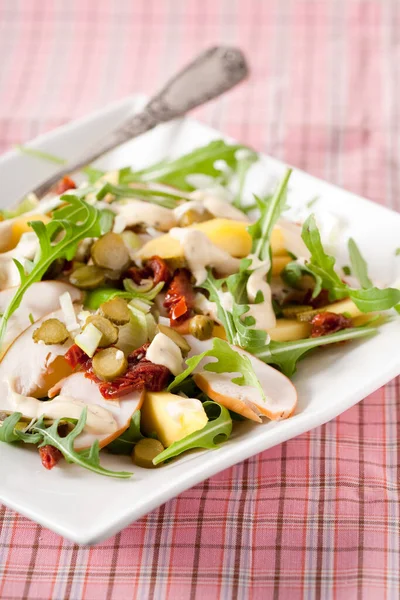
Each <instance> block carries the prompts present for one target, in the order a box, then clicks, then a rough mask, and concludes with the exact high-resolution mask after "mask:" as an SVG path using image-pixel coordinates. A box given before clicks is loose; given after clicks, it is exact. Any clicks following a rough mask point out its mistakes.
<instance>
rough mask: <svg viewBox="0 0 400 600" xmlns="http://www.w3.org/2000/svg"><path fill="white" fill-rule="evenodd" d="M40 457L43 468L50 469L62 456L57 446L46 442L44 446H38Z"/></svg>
mask: <svg viewBox="0 0 400 600" xmlns="http://www.w3.org/2000/svg"><path fill="white" fill-rule="evenodd" d="M39 454H40V458H41V459H42V465H43V466H44V468H45V469H48V470H50V469H52V468H53V467H55V466H56V464H57V463H58V462H59V461H60V459H61V458H62V457H63V455H62V453H61V452H60V450H58V448H54V446H50V445H49V444H47V445H46V446H42V447H41V448H39Z"/></svg>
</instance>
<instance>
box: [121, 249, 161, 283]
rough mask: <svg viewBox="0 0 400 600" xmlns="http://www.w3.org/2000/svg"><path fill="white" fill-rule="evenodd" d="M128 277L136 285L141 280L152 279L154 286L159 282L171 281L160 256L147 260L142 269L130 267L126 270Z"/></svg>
mask: <svg viewBox="0 0 400 600" xmlns="http://www.w3.org/2000/svg"><path fill="white" fill-rule="evenodd" d="M128 275H129V276H130V277H131V278H132V279H133V281H134V282H135V283H136V284H137V285H139V284H140V282H141V281H142V280H143V279H153V281H154V285H157V283H160V281H164V282H165V283H168V282H169V281H170V280H171V273H170V270H169V268H168V265H167V263H166V262H165V260H164V259H162V258H161V257H160V256H152V257H151V258H149V260H148V261H147V262H146V264H145V266H144V267H131V268H130V269H128Z"/></svg>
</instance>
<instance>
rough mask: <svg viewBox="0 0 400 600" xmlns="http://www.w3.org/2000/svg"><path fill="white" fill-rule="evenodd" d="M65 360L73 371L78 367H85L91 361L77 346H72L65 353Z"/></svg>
mask: <svg viewBox="0 0 400 600" xmlns="http://www.w3.org/2000/svg"><path fill="white" fill-rule="evenodd" d="M64 358H65V360H66V361H67V363H68V364H69V366H70V367H71V368H72V369H75V368H76V367H77V366H78V365H82V366H84V365H85V364H86V363H87V362H88V361H90V358H89V357H88V355H87V354H86V352H84V351H83V350H82V348H80V347H79V346H77V345H76V344H72V346H71V348H69V350H67V352H66V353H65V355H64Z"/></svg>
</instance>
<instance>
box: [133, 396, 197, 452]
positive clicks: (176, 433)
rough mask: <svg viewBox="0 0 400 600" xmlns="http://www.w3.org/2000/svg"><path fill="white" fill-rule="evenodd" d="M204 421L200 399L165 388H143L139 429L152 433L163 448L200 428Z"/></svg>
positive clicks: (147, 433) (148, 433)
mask: <svg viewBox="0 0 400 600" xmlns="http://www.w3.org/2000/svg"><path fill="white" fill-rule="evenodd" d="M207 422H208V418H207V415H206V412H205V410H204V408H203V405H202V403H201V402H200V400H195V399H194V398H182V397H181V396H177V395H176V394H171V393H169V392H146V395H145V398H144V402H143V405H142V408H141V428H142V431H143V433H145V434H146V435H150V434H153V433H155V434H156V435H157V437H158V439H159V440H160V442H161V443H162V445H163V446H164V447H165V448H167V447H168V446H170V445H171V444H173V443H174V442H178V441H179V440H181V439H182V438H184V437H186V436H187V435H190V434H191V433H193V432H194V431H198V430H199V429H203V427H205V425H206V424H207Z"/></svg>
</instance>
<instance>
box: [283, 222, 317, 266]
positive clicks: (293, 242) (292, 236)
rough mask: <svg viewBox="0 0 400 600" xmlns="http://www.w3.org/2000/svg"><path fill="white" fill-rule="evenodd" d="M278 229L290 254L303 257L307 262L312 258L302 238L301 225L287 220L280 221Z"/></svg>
mask: <svg viewBox="0 0 400 600" xmlns="http://www.w3.org/2000/svg"><path fill="white" fill-rule="evenodd" d="M276 228H277V229H279V230H280V231H281V233H282V235H283V240H284V246H285V249H286V250H287V251H288V252H290V253H291V254H294V255H295V256H297V257H299V256H303V257H304V258H305V259H307V260H308V259H309V258H310V252H309V250H308V248H307V246H306V245H305V243H304V242H303V239H302V237H301V231H302V227H301V225H299V224H298V223H293V222H292V221H288V220H287V219H279V221H278V223H277V225H276Z"/></svg>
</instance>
